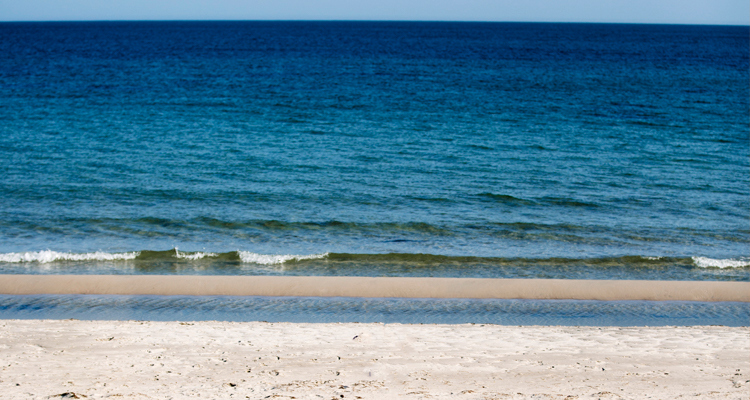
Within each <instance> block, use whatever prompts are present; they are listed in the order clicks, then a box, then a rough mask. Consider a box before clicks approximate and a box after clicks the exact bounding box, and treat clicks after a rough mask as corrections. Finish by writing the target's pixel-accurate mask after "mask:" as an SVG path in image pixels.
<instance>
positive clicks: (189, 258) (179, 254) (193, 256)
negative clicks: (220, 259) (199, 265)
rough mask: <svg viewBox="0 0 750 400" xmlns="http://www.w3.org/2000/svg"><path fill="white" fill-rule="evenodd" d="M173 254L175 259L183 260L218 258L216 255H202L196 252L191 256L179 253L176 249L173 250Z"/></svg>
mask: <svg viewBox="0 0 750 400" xmlns="http://www.w3.org/2000/svg"><path fill="white" fill-rule="evenodd" d="M174 253H175V255H174V256H175V257H177V258H184V259H185V260H200V259H202V258H206V257H216V256H218V254H216V253H203V252H200V251H199V252H196V253H192V254H187V253H180V251H179V250H177V249H176V248H175V249H174Z"/></svg>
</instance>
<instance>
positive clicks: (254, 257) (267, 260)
mask: <svg viewBox="0 0 750 400" xmlns="http://www.w3.org/2000/svg"><path fill="white" fill-rule="evenodd" d="M237 254H239V256H240V260H241V261H242V262H244V263H254V264H263V265H273V264H283V263H285V262H289V261H300V260H315V259H321V258H326V257H328V253H322V254H308V255H293V254H258V253H252V252H249V251H238V252H237Z"/></svg>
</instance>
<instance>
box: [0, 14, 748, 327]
mask: <svg viewBox="0 0 750 400" xmlns="http://www.w3.org/2000/svg"><path fill="white" fill-rule="evenodd" d="M748 48H750V36H749V35H748V27H746V26H744V27H743V26H689V25H630V24H555V23H452V22H304V21H297V22H271V21H269V22H259V21H248V22H45V23H0V54H2V57H0V122H2V123H0V171H1V173H0V175H1V176H2V177H1V178H0V274H161V275H164V274H206V275H215V274H222V275H356V276H432V277H492V278H559V279H649V280H723V281H750V246H748V243H750V185H749V182H750V180H749V178H750V146H748V144H749V143H750V140H749V131H750V129H749V126H750V125H749V119H748V112H749V111H750V73H748V71H749V70H750V53H749V52H748ZM11 299H16V300H7V299H6V300H2V301H0V314H2V313H3V310H6V311H7V310H9V309H10V308H8V307H11V306H8V307H5V308H3V307H4V306H2V304H5V303H3V301H4V302H6V303H7V302H8V301H10V302H11V303H13V302H14V301H20V300H18V299H20V297H11ZM34 301H35V302H38V299H36V300H34ZM66 301H67V300H66ZM71 301H72V300H71ZM138 301H140V300H138ZM232 301H234V300H232ZM253 301H255V300H253ZM258 301H260V300H258ZM269 301H270V300H269ZM287 303H290V302H287ZM287 303H284V304H287ZM291 303H294V302H293V301H292V302H291ZM14 304H15V303H14ZM35 304H36V303H35ZM66 304H67V303H66ZM504 304H505V303H504ZM507 304H510V303H507ZM507 304H506V305H507ZM13 307H16V306H13ZM175 307H177V306H175ZM503 307H506V306H503ZM11 308H12V307H11ZM743 310H744V311H743V313H744V314H743V317H742V318H746V317H748V315H750V312H749V311H748V310H747V308H743ZM659 312H662V311H659ZM5 315H7V314H5ZM14 315H15V314H14ZM748 319H750V317H748Z"/></svg>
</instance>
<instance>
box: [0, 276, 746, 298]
mask: <svg viewBox="0 0 750 400" xmlns="http://www.w3.org/2000/svg"><path fill="white" fill-rule="evenodd" d="M0 293H2V294H105V295H106V294H121V295H195V296H207V295H229V296H326V297H402V298H475V299H492V298H494V299H576V300H656V301H665V300H683V301H742V302H750V282H711V281H629V280H574V279H480V278H406V277H378V278H375V277H351V276H185V275H177V276H175V275H171V276H158V275H0Z"/></svg>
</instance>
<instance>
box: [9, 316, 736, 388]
mask: <svg viewBox="0 0 750 400" xmlns="http://www.w3.org/2000/svg"><path fill="white" fill-rule="evenodd" d="M748 332H749V331H748V328H747V327H745V328H730V327H719V326H700V327H648V328H646V327H624V328H623V327H559V326H499V325H404V324H372V323H370V324H356V323H345V324H335V323H334V324H330V323H329V324H305V323H267V322H243V323H237V322H216V321H204V322H189V323H187V322H153V321H76V320H0V349H1V351H0V364H2V365H3V367H2V377H0V391H2V393H3V398H9V399H26V398H40V399H41V398H75V397H74V396H78V398H84V396H86V398H91V399H96V398H110V397H117V398H128V399H131V398H132V399H150V398H176V399H182V398H193V397H197V396H199V397H202V398H205V397H207V398H286V399H289V398H297V399H307V398H310V399H315V398H324V399H331V398H337V399H391V398H394V399H395V398H400V399H421V398H436V399H478V398H502V399H528V398H543V399H552V398H568V399H574V398H601V399H641V398H646V397H648V396H651V397H654V398H659V399H677V398H685V397H690V398H701V399H735V398H736V399H740V398H745V397H744V396H746V395H747V390H748V388H749V387H750V365H748V361H747V360H748V357H750V342H749V341H748V340H747V338H748ZM40 374H41V375H40ZM41 376H43V377H44V379H39V378H40V377H41Z"/></svg>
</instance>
